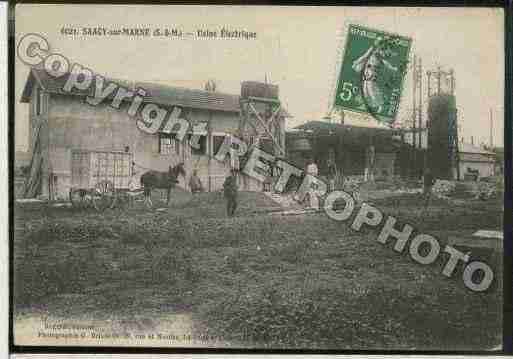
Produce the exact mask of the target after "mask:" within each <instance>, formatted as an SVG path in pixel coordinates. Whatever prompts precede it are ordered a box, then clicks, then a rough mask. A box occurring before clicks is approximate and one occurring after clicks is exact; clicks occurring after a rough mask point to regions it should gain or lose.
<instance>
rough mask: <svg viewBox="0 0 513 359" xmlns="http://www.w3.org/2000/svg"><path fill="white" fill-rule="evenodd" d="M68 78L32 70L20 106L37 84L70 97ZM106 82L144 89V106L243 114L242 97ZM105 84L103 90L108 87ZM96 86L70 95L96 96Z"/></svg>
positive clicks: (139, 83)
mask: <svg viewBox="0 0 513 359" xmlns="http://www.w3.org/2000/svg"><path fill="white" fill-rule="evenodd" d="M67 78H68V75H64V76H62V77H60V78H55V77H52V76H49V75H48V74H47V73H46V71H45V70H44V69H40V68H33V69H32V70H31V72H30V74H29V77H28V79H27V82H26V84H25V88H24V90H23V93H22V96H21V102H29V101H30V94H31V92H32V88H33V86H34V82H35V81H37V82H38V83H39V84H40V85H41V86H42V87H43V89H44V90H45V91H48V92H50V93H61V94H69V93H67V92H65V91H64V90H63V87H64V84H65V83H66V80H67ZM105 80H106V82H105V84H106V83H107V82H114V83H116V84H119V85H122V86H124V87H127V88H129V89H130V90H134V89H137V88H142V89H144V90H145V91H146V96H145V97H144V101H145V102H151V103H156V104H160V105H164V106H166V105H171V106H182V107H188V108H200V109H206V110H216V111H225V112H237V113H238V112H240V105H239V96H238V95H232V94H226V93H221V92H209V91H203V90H196V89H188V88H182V87H173V86H167V85H159V84H154V83H147V82H130V81H125V80H115V79H108V78H105ZM105 84H104V86H105ZM94 89H95V84H94V83H93V84H92V85H91V86H89V87H88V88H87V89H86V90H78V89H75V88H74V89H72V91H71V94H73V95H78V96H93V95H94Z"/></svg>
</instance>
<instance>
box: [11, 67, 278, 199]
mask: <svg viewBox="0 0 513 359" xmlns="http://www.w3.org/2000/svg"><path fill="white" fill-rule="evenodd" d="M65 77H66V76H64V79H63V78H54V77H51V76H49V75H48V74H47V73H46V72H45V71H44V70H42V69H37V68H34V69H32V70H31V72H30V74H29V76H28V79H27V81H26V84H25V87H24V90H23V93H22V96H21V102H23V103H27V104H28V105H29V106H30V110H29V122H30V126H29V127H30V130H29V135H30V139H29V152H30V153H31V157H32V159H31V169H30V176H29V178H28V180H27V185H26V190H25V197H35V196H40V197H43V198H46V199H50V200H52V199H64V198H67V196H68V193H69V191H70V189H71V186H72V182H71V178H72V152H73V151H77V150H78V151H112V152H113V153H114V152H130V153H132V154H133V165H134V167H133V172H134V173H135V175H134V181H135V182H137V183H139V179H138V176H140V175H142V173H144V172H145V171H146V170H148V169H152V170H159V171H166V170H167V169H168V167H169V166H170V165H176V164H177V163H179V162H184V164H185V169H186V172H187V177H189V176H190V175H191V174H192V171H193V170H194V169H196V170H197V171H198V175H199V177H200V179H201V180H202V183H203V186H204V187H205V189H206V190H207V191H216V190H219V189H221V188H222V184H223V181H224V178H225V177H226V174H227V172H228V171H229V168H230V166H232V165H233V162H230V160H229V157H227V158H226V159H225V160H224V161H217V160H215V159H214V158H213V156H214V155H215V153H217V150H218V149H219V147H220V146H221V144H222V143H223V141H224V138H225V136H226V135H231V136H233V135H237V133H238V131H239V128H240V122H241V97H240V96H239V95H233V94H226V93H220V92H212V91H203V90H196V89H188V88H180V87H173V86H167V85H161V84H154V83H143V82H128V81H118V80H114V81H115V82H116V83H118V84H121V85H124V86H126V87H127V88H129V89H136V88H143V89H145V90H146V96H145V98H144V101H145V102H148V103H155V104H158V105H160V106H162V107H164V108H167V109H168V110H169V111H171V108H172V107H173V106H179V107H181V108H182V112H181V117H184V118H185V119H187V120H188V121H189V123H190V124H191V127H190V129H191V128H192V126H195V125H198V124H200V123H205V124H206V129H207V131H206V134H205V135H204V136H202V137H201V139H200V148H199V149H194V148H191V146H190V145H189V144H188V143H187V141H182V142H180V141H177V140H175V136H174V134H173V133H171V134H167V133H163V132H159V133H158V134H157V135H151V134H147V133H145V132H143V131H140V130H139V129H138V128H137V126H136V123H135V120H134V119H133V118H130V117H129V116H128V114H127V107H128V103H122V104H121V107H120V108H119V109H115V108H112V107H111V106H109V103H110V101H106V102H104V103H101V104H99V105H97V106H91V105H89V104H87V103H86V102H85V101H84V99H85V97H86V96H90V95H92V90H93V89H94V84H93V85H92V86H90V88H89V89H88V90H89V91H73V93H71V94H70V93H66V92H64V91H63V90H62V88H63V85H64V83H65V80H66V79H65ZM284 128H285V115H284V114H283V115H282V114H281V113H280V114H279V116H278V119H277V120H276V121H275V123H274V124H273V130H272V131H273V132H274V136H275V137H276V138H277V139H278V141H282V143H283V147H284V146H285V135H284ZM190 129H189V130H190ZM256 131H257V129H256V128H249V129H246V130H245V136H246V137H248V138H249V139H250V140H251V139H252V138H254V137H255V136H256V135H257V133H256ZM188 136H189V138H190V136H191V134H189V135H188ZM241 182H242V184H241V186H242V188H241V189H243V190H262V184H261V183H257V182H256V181H254V180H251V179H245V178H244V181H241ZM188 183H189V178H186V179H185V180H184V179H183V178H180V183H179V186H180V187H182V188H184V189H186V190H187V189H188Z"/></svg>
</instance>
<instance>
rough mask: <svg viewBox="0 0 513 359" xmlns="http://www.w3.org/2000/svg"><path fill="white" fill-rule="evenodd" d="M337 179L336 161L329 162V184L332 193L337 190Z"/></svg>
mask: <svg viewBox="0 0 513 359" xmlns="http://www.w3.org/2000/svg"><path fill="white" fill-rule="evenodd" d="M336 179H337V166H336V165H335V161H333V160H331V159H330V160H328V183H329V185H330V188H329V190H330V192H333V191H334V190H335V181H336Z"/></svg>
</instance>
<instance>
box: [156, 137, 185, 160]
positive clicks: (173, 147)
mask: <svg viewBox="0 0 513 359" xmlns="http://www.w3.org/2000/svg"><path fill="white" fill-rule="evenodd" d="M159 153H160V154H161V155H179V154H180V141H178V139H177V138H176V134H175V133H160V134H159Z"/></svg>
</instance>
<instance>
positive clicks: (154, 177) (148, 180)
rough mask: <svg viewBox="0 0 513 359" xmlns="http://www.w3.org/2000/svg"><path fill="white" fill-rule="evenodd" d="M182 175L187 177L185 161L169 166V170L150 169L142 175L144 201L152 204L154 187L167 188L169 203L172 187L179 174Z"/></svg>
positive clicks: (176, 181)
mask: <svg viewBox="0 0 513 359" xmlns="http://www.w3.org/2000/svg"><path fill="white" fill-rule="evenodd" d="M179 175H182V176H183V178H184V179H185V175H186V174H185V169H184V168H183V162H180V163H179V164H177V165H176V166H174V167H171V166H169V170H168V171H167V172H160V171H148V172H145V173H144V174H143V175H142V176H141V185H142V186H143V188H144V202H145V203H146V204H149V205H150V206H152V205H153V204H152V203H151V190H152V189H154V188H167V202H166V203H167V204H168V205H169V197H170V196H171V189H172V188H173V187H174V186H175V185H176V184H177V183H178V176H179Z"/></svg>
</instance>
